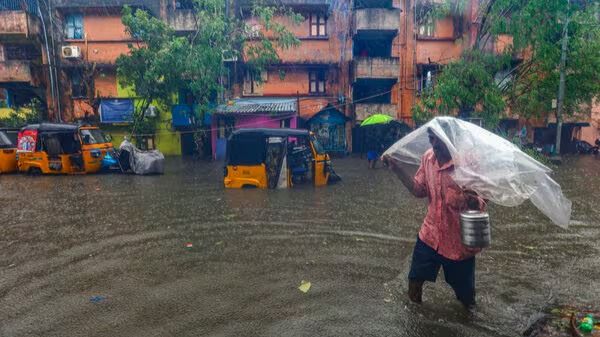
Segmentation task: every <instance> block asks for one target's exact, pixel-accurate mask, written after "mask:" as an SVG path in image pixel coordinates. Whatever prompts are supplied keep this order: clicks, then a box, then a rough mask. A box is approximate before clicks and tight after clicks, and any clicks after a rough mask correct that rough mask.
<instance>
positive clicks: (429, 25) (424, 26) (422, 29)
mask: <svg viewBox="0 0 600 337" xmlns="http://www.w3.org/2000/svg"><path fill="white" fill-rule="evenodd" d="M434 32H435V20H434V19H433V17H432V16H431V15H429V16H427V18H425V20H424V21H423V22H421V23H420V24H419V30H418V34H419V36H425V37H433V35H434Z"/></svg>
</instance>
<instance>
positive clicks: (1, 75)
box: [0, 61, 32, 83]
mask: <svg viewBox="0 0 600 337" xmlns="http://www.w3.org/2000/svg"><path fill="white" fill-rule="evenodd" d="M31 81H32V76H31V68H30V67H29V62H28V61H4V62H0V83H8V82H23V83H31Z"/></svg>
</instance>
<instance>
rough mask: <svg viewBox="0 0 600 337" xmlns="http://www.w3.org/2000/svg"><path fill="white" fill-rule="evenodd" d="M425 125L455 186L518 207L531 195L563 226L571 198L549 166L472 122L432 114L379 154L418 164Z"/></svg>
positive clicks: (425, 137)
mask: <svg viewBox="0 0 600 337" xmlns="http://www.w3.org/2000/svg"><path fill="white" fill-rule="evenodd" d="M428 129H431V130H432V131H433V132H434V133H435V134H436V135H437V136H438V138H440V140H442V141H443V142H444V143H445V144H446V146H447V147H448V150H449V151H450V155H451V156H452V159H453V161H454V171H453V179H454V181H455V182H456V183H457V184H458V185H460V186H462V187H463V188H468V189H472V190H474V191H475V192H477V193H478V194H479V195H481V196H482V197H484V198H486V199H489V200H490V201H492V202H494V203H496V204H499V205H502V206H509V207H511V206H517V205H520V204H521V203H523V202H524V201H525V200H527V199H531V201H532V203H533V204H534V205H535V206H536V207H537V208H538V209H539V210H540V211H541V212H542V213H544V214H545V215H546V216H547V217H548V218H550V219H551V220H552V221H553V222H554V223H555V224H557V225H558V226H560V227H563V228H567V227H568V225H569V219H570V217H571V201H570V200H569V199H567V198H566V197H565V196H564V195H563V193H562V190H561V188H560V186H559V185H558V184H557V183H556V182H555V181H554V180H552V178H550V176H549V173H551V172H552V170H551V169H549V168H548V167H547V166H545V165H543V164H541V163H540V162H538V161H537V160H535V159H533V158H531V157H530V156H528V155H527V154H525V153H523V152H522V151H521V150H520V149H519V148H518V147H517V146H515V145H514V144H512V143H511V142H509V141H508V140H506V139H504V138H502V137H500V136H498V135H495V134H493V133H492V132H489V131H487V130H485V129H483V128H481V127H479V126H477V125H475V124H473V123H470V122H466V121H463V120H460V119H457V118H453V117H436V118H434V119H433V120H431V121H430V122H428V123H427V124H425V125H423V126H422V127H420V128H418V129H416V130H415V131H413V132H411V133H409V134H408V135H406V136H405V137H404V138H402V139H401V140H399V141H398V142H396V143H395V144H394V145H392V146H391V147H390V148H389V149H388V150H387V151H386V152H385V153H384V155H387V156H388V157H390V158H391V159H392V160H395V161H398V162H401V163H405V164H410V165H415V166H418V165H419V164H420V162H421V157H422V156H423V154H424V153H425V152H426V151H427V150H429V149H430V148H431V145H430V144H429V138H428V134H427V130H428Z"/></svg>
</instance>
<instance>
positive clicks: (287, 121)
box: [0, 0, 599, 157]
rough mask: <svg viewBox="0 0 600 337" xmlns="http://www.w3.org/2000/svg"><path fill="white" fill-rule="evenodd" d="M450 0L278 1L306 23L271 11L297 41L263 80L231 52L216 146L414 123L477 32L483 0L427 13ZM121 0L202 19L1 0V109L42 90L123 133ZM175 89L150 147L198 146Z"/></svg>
mask: <svg viewBox="0 0 600 337" xmlns="http://www.w3.org/2000/svg"><path fill="white" fill-rule="evenodd" d="M227 1H228V4H229V6H230V8H231V11H230V13H231V15H233V16H236V18H239V19H241V20H243V21H245V22H246V24H247V25H248V27H250V32H252V31H259V30H261V29H263V28H262V27H260V25H259V23H258V22H257V21H256V20H255V19H254V18H253V17H252V16H251V15H250V11H249V6H250V4H251V1H250V0H227ZM442 1H443V0H277V1H276V2H275V3H276V4H281V5H284V6H286V7H289V8H291V9H292V10H293V11H294V12H296V13H298V14H301V15H302V17H303V20H302V22H300V23H299V24H295V23H292V22H290V21H289V20H288V19H287V18H286V17H283V16H281V17H276V18H275V20H276V21H278V22H280V23H282V24H284V25H285V26H286V27H287V29H288V30H290V31H291V32H293V34H294V35H295V36H296V37H297V38H298V39H299V40H300V45H299V46H296V47H292V48H290V49H286V50H278V54H279V58H280V61H279V62H277V63H276V64H272V65H270V66H268V67H267V69H266V71H264V72H263V73H262V74H260V79H257V78H256V76H252V75H251V74H250V73H249V72H248V71H247V69H246V65H245V64H244V58H241V59H240V60H230V61H228V62H229V63H228V64H229V68H230V69H231V74H232V75H231V76H230V77H229V80H228V82H229V83H228V85H227V92H226V93H225V94H224V96H223V97H221V98H220V102H219V103H221V104H220V105H219V106H216V107H215V108H214V111H213V113H212V118H210V119H207V120H206V121H204V122H205V123H206V124H207V125H210V130H211V134H210V137H208V138H209V139H210V140H211V145H212V146H211V150H212V153H213V156H214V157H222V156H220V155H217V153H218V152H219V153H220V152H223V151H224V145H223V144H224V142H225V139H226V137H227V136H228V134H229V133H230V132H231V130H233V129H235V128H239V127H243V126H246V127H265V126H266V127H300V128H310V129H311V130H313V131H314V132H315V133H316V134H317V135H318V136H319V137H320V138H321V139H322V141H323V142H324V143H325V142H326V143H327V144H328V149H329V150H330V151H332V152H339V153H347V152H350V151H352V147H353V146H352V145H353V141H355V142H356V140H355V139H354V140H353V134H354V135H355V136H356V135H358V134H359V133H358V132H353V131H356V129H357V126H358V125H359V124H360V122H361V121H362V120H364V119H365V118H367V117H368V116H369V115H371V114H375V113H381V114H387V115H390V116H392V117H394V118H396V119H398V120H401V121H404V122H406V123H407V124H409V125H413V122H412V112H411V110H412V107H413V105H414V104H415V102H416V101H417V100H418V99H419V96H420V94H421V92H422V91H423V90H426V89H427V88H431V87H432V86H434V85H435V83H436V77H437V75H438V74H439V72H440V71H441V70H442V69H443V67H444V65H445V64H447V63H449V62H451V61H453V60H456V59H457V58H459V57H460V55H461V53H462V51H463V50H465V48H470V47H472V45H473V43H474V40H475V38H476V34H477V29H478V25H479V20H480V18H479V16H478V14H479V7H478V4H479V1H476V0H473V1H469V2H468V5H467V6H465V7H464V8H462V9H461V11H460V12H453V13H452V14H449V15H448V16H447V17H444V18H433V17H431V16H427V15H426V13H427V12H428V11H430V10H431V8H433V6H436V5H438V4H439V3H440V2H442ZM124 5H129V6H132V7H134V8H141V9H145V10H147V11H148V12H149V13H151V14H152V15H153V16H155V17H158V18H160V19H162V20H164V21H165V22H168V23H169V24H170V25H171V27H173V28H174V29H175V30H176V31H177V33H179V34H189V32H191V31H193V30H194V29H195V27H194V24H195V22H194V20H193V13H192V11H193V10H192V8H193V3H192V1H190V0H110V1H108V0H104V1H102V0H47V1H38V0H0V112H1V111H2V109H7V108H9V107H10V106H19V105H22V104H23V103H24V102H26V101H28V100H30V99H31V97H36V98H38V100H40V101H42V102H44V103H45V104H44V105H45V106H46V107H47V112H46V115H47V117H48V118H49V119H50V120H56V121H66V122H72V121H76V120H87V121H92V122H97V123H101V124H102V125H103V128H105V129H108V130H109V131H110V133H111V134H112V135H113V137H114V138H115V142H116V143H118V142H119V140H120V137H122V136H123V135H125V133H126V132H125V128H124V127H123V126H122V125H123V124H124V123H128V122H129V119H130V118H131V114H132V112H133V108H134V107H135V104H136V102H137V98H136V97H135V95H134V94H133V91H132V90H131V88H123V87H121V86H120V85H119V80H118V78H117V75H116V66H115V60H116V59H117V57H118V56H119V55H122V54H125V53H127V52H128V50H129V44H131V43H138V42H140V41H137V40H136V39H134V38H132V37H131V36H129V35H128V34H127V33H126V31H125V27H124V26H123V24H122V22H121V11H122V8H123V6H124ZM44 13H50V14H51V15H48V14H44ZM250 37H251V36H250ZM250 43H252V42H250ZM507 44H510V37H503V38H501V39H498V40H497V41H493V42H492V43H490V45H489V46H488V48H489V50H490V51H491V52H494V51H500V50H502V48H504V46H506V45H507ZM177 96H179V99H174V101H173V102H172V103H173V104H172V105H171V106H156V107H155V109H152V111H149V113H150V114H151V115H152V114H156V117H155V121H156V132H155V134H154V135H145V136H143V137H142V139H141V144H140V145H141V146H142V147H147V148H159V149H160V150H161V151H163V152H165V153H167V154H181V153H190V152H193V149H192V148H193V147H194V145H195V144H194V141H195V140H194V137H193V131H194V130H195V129H194V127H195V125H197V123H193V122H191V121H190V120H189V118H187V117H186V116H188V115H189V111H190V110H193V109H194V108H193V106H192V105H191V102H188V100H186V99H185V95H176V97H177ZM592 112H593V113H592V117H593V118H592V119H591V121H589V122H590V123H588V124H589V125H590V126H589V127H586V126H585V125H587V124H581V123H579V124H573V125H576V126H575V127H574V128H573V131H572V134H573V135H574V136H576V137H579V138H581V139H584V140H587V141H588V142H591V143H593V141H594V140H595V139H596V138H598V137H599V132H598V127H599V125H598V113H597V112H598V105H597V104H596V105H595V106H594V107H592ZM550 119H551V118H550ZM573 122H576V121H573ZM548 123H551V120H548V119H546V120H543V119H541V120H524V119H519V117H518V116H512V117H510V118H509V120H508V121H506V122H504V124H503V125H507V126H510V127H511V128H513V129H515V130H516V129H521V127H522V126H526V128H527V130H528V137H529V140H530V141H534V140H535V135H534V133H535V132H538V133H539V132H541V131H539V130H540V129H543V128H545V127H546V126H547V124H548ZM536 130H537V131H536Z"/></svg>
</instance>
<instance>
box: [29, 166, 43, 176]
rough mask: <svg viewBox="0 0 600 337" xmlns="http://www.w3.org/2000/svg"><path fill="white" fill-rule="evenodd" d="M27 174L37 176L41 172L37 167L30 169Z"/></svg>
mask: <svg viewBox="0 0 600 337" xmlns="http://www.w3.org/2000/svg"><path fill="white" fill-rule="evenodd" d="M27 174H29V175H30V176H39V175H41V174H42V170H41V169H40V168H39V167H30V168H29V171H27Z"/></svg>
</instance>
